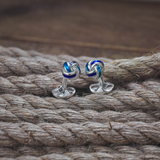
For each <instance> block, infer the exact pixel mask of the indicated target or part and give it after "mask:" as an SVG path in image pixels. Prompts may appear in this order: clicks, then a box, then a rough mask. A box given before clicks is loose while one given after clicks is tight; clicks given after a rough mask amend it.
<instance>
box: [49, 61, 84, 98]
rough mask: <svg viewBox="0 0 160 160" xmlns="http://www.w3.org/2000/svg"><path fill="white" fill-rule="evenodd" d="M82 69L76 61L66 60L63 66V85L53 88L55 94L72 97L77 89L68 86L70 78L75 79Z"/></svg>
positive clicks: (59, 96)
mask: <svg viewBox="0 0 160 160" xmlns="http://www.w3.org/2000/svg"><path fill="white" fill-rule="evenodd" d="M80 74H81V69H80V67H79V64H78V63H77V62H75V61H71V62H65V63H64V64H63V68H62V75H63V82H62V85H61V86H59V87H57V88H56V89H54V90H52V93H53V96H55V97H56V98H70V97H72V96H73V95H74V94H75V92H76V90H75V89H74V88H73V87H67V81H68V80H75V79H77V78H79V76H80Z"/></svg>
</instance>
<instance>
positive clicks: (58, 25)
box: [0, 0, 160, 58]
mask: <svg viewBox="0 0 160 160" xmlns="http://www.w3.org/2000/svg"><path fill="white" fill-rule="evenodd" d="M0 45H2V46H16V47H20V48H23V49H26V50H30V49H34V50H37V51H40V52H43V53H51V54H61V53H66V54H71V55H74V56H80V55H87V56H104V57H109V58H131V57H136V56H141V55H144V54H146V53H147V52H150V51H151V50H153V49H154V48H155V47H157V46H158V45H160V3H158V2H128V1H107V0H87V1H86V0H45V1H44V0H23V1H22V0H12V1H11V0H5V1H0Z"/></svg>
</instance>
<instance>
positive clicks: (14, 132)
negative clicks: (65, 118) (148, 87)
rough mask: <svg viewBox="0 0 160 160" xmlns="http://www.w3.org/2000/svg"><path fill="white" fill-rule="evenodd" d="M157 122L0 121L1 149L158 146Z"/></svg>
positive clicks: (158, 131)
mask: <svg viewBox="0 0 160 160" xmlns="http://www.w3.org/2000/svg"><path fill="white" fill-rule="evenodd" d="M159 135H160V122H154V123H144V122H137V121H134V122H127V123H120V122H109V123H103V124H102V123H94V122H86V123H81V124H75V123H63V124H61V125H57V124H55V123H39V124H36V125H35V124H32V123H27V122H24V123H23V122H22V123H6V122H0V141H1V146H6V147H7V146H8V147H9V146H16V145H18V144H27V145H34V146H42V145H48V146H57V147H58V146H59V147H60V146H64V145H83V144H88V143H92V144H96V145H104V144H109V143H114V144H121V145H122V144H131V143H137V144H158V143H160V136H159Z"/></svg>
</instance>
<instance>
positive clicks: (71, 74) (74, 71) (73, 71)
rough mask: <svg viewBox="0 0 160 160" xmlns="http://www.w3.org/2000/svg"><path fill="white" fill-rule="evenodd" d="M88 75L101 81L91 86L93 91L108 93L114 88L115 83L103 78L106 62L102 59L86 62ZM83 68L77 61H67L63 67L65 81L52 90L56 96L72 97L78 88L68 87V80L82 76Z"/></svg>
mask: <svg viewBox="0 0 160 160" xmlns="http://www.w3.org/2000/svg"><path fill="white" fill-rule="evenodd" d="M85 69H86V75H87V76H88V77H92V78H95V79H98V80H99V83H97V84H92V85H90V86H89V88H90V91H91V92H92V93H104V92H105V93H108V92H110V91H112V89H113V88H114V84H112V83H109V82H107V83H105V82H104V81H103V79H102V74H103V70H104V63H103V62H102V61H100V60H91V61H89V62H87V63H86V67H85ZM80 74H81V69H80V67H79V64H78V63H77V62H76V61H71V62H65V63H64V64H63V68H62V75H63V81H62V85H61V86H59V87H57V88H56V89H54V90H52V93H53V96H55V97H56V98H65V99H66V98H70V97H72V96H73V95H74V94H75V92H76V90H75V89H74V88H73V87H67V81H68V80H75V79H77V78H79V77H80Z"/></svg>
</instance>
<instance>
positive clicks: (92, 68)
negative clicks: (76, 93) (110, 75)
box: [86, 60, 114, 93]
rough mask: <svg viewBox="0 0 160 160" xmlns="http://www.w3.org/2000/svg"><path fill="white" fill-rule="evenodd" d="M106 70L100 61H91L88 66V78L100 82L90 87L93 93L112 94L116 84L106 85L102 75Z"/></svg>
mask: <svg viewBox="0 0 160 160" xmlns="http://www.w3.org/2000/svg"><path fill="white" fill-rule="evenodd" d="M103 70H104V64H103V62H102V61H100V60H94V61H93V60H91V61H89V62H87V64H86V74H87V76H88V77H94V78H96V79H98V80H99V83H97V84H92V85H90V86H89V88H90V91H91V92H92V93H102V92H106V93H108V92H110V91H112V89H113V88H114V84H112V83H109V82H107V83H105V82H104V81H103V79H102V74H103Z"/></svg>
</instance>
